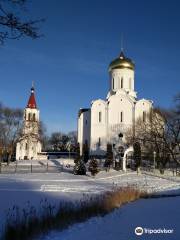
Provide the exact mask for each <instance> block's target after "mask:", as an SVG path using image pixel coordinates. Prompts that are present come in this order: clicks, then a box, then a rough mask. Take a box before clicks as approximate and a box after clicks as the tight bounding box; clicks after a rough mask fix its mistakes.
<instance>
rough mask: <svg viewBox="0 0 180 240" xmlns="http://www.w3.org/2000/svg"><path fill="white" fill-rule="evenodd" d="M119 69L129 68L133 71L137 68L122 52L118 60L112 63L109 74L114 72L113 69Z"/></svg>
mask: <svg viewBox="0 0 180 240" xmlns="http://www.w3.org/2000/svg"><path fill="white" fill-rule="evenodd" d="M119 68H128V69H131V70H134V68H135V65H134V63H133V61H132V60H131V59H130V58H126V57H125V56H124V53H123V52H121V54H120V56H119V57H118V58H116V59H115V60H113V61H112V62H111V63H110V65H109V72H110V71H112V70H113V69H119Z"/></svg>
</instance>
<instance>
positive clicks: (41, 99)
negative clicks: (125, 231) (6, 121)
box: [0, 0, 180, 133]
mask: <svg viewBox="0 0 180 240" xmlns="http://www.w3.org/2000/svg"><path fill="white" fill-rule="evenodd" d="M179 9H180V2H179V1H175V0H171V1H166V0H158V1H155V0H152V1H141V0H139V1H133V0H129V1H128V0H127V1H121V0H111V1H110V0H108V1H107V0H99V1H98V0H96V1H95V0H90V1H88V0H76V1H74V0H69V1H67V0H66V1H65V0H60V1H59V0H46V1H43V0H38V1H35V0H31V1H30V4H29V12H28V13H27V14H28V15H30V16H33V17H34V18H41V17H45V18H46V22H45V23H44V24H42V29H41V32H42V33H43V34H44V35H45V36H44V37H43V38H40V39H38V40H30V39H22V40H19V41H8V42H6V44H5V45H4V46H2V47H0V83H1V87H0V101H1V102H3V103H4V104H5V105H8V106H11V107H20V108H24V107H25V106H26V104H27V100H28V97H29V92H30V87H31V82H32V81H35V88H36V98H37V103H38V107H39V108H40V111H41V119H42V121H43V122H44V123H45V124H46V127H47V130H48V132H49V133H50V132H52V131H63V132H68V131H71V130H75V129H76V126H77V112H78V109H79V108H81V107H89V106H90V102H91V101H92V100H93V99H96V98H105V97H106V94H107V92H108V79H109V76H108V65H109V63H110V62H111V61H112V60H113V59H114V58H116V57H117V56H118V55H119V53H120V48H121V46H120V45H121V34H122V33H123V36H124V51H125V55H127V56H128V57H130V58H132V59H133V61H134V62H135V64H136V70H135V71H136V72H135V89H136V91H137V92H138V97H139V98H142V97H144V98H147V99H151V100H153V101H154V104H155V105H158V106H162V107H169V106H171V102H172V98H173V96H174V95H175V94H176V93H177V92H178V91H180V24H179V23H180V14H179Z"/></svg>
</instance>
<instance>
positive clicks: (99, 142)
mask: <svg viewBox="0 0 180 240" xmlns="http://www.w3.org/2000/svg"><path fill="white" fill-rule="evenodd" d="M98 146H99V147H100V146H101V138H100V137H99V139H98Z"/></svg>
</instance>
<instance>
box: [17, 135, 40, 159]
mask: <svg viewBox="0 0 180 240" xmlns="http://www.w3.org/2000/svg"><path fill="white" fill-rule="evenodd" d="M40 152H41V142H40V141H39V140H38V139H37V138H35V137H31V136H26V137H22V139H20V141H19V142H18V143H17V146H16V159H17V160H23V159H28V160H31V159H35V160H37V159H38V153H40Z"/></svg>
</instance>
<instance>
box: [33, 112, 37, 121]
mask: <svg viewBox="0 0 180 240" xmlns="http://www.w3.org/2000/svg"><path fill="white" fill-rule="evenodd" d="M33 121H34V122H35V121H36V114H35V113H33Z"/></svg>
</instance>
